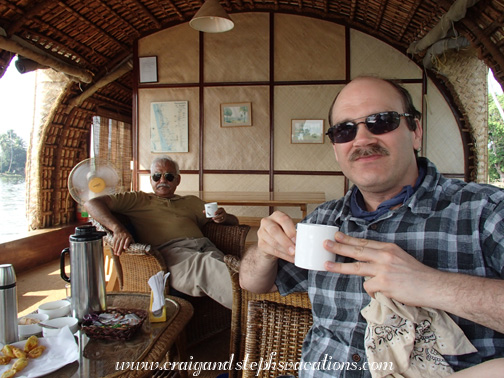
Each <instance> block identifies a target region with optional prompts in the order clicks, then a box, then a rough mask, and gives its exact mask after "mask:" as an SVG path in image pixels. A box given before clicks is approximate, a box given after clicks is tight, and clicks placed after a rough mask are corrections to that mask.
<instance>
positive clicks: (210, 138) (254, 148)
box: [203, 86, 270, 170]
mask: <svg viewBox="0 0 504 378" xmlns="http://www.w3.org/2000/svg"><path fill="white" fill-rule="evenodd" d="M204 96H205V123H204V140H203V148H204V162H203V165H204V167H205V169H228V170H236V169H239V170H267V169H269V156H270V155H269V149H270V131H269V130H270V128H269V89H268V87H263V86H258V87H255V86H254V87H247V86H236V87H235V86H233V87H210V88H206V89H205V95H204ZM237 102H250V103H251V107H252V126H235V127H221V119H220V105H221V104H223V103H237Z"/></svg>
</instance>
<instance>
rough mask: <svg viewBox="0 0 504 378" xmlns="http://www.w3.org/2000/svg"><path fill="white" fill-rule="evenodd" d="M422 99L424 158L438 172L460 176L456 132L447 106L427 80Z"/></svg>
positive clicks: (459, 144)
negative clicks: (423, 108) (423, 106)
mask: <svg viewBox="0 0 504 378" xmlns="http://www.w3.org/2000/svg"><path fill="white" fill-rule="evenodd" d="M425 98H426V100H425V105H426V109H425V110H424V114H425V118H426V122H427V126H426V128H425V130H424V132H425V134H426V135H425V138H424V140H425V141H426V143H425V151H424V154H426V156H427V157H428V158H429V159H430V160H432V161H433V162H434V164H436V166H437V167H438V169H439V170H440V171H441V172H443V173H455V174H463V173H464V149H463V147H462V139H461V137H460V130H459V128H458V125H457V122H456V120H455V117H454V116H453V113H452V112H451V110H450V108H449V107H448V104H447V103H446V101H445V100H444V98H443V96H442V95H441V93H440V92H439V90H438V89H437V88H436V86H435V85H434V84H433V83H432V82H431V81H430V80H429V81H428V85H427V95H426V97H425ZM462 178H463V177H462Z"/></svg>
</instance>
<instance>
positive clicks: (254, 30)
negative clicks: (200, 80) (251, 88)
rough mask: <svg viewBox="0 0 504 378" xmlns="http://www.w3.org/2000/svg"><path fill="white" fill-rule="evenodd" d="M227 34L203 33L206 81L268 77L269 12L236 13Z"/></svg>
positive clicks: (243, 80)
mask: <svg viewBox="0 0 504 378" xmlns="http://www.w3.org/2000/svg"><path fill="white" fill-rule="evenodd" d="M232 18H233V21H234V23H235V26H234V28H233V30H231V31H230V32H228V33H215V34H212V33H207V34H204V41H205V42H204V43H205V44H204V46H205V48H204V64H205V70H204V76H205V78H204V81H205V82H250V81H267V80H269V46H270V44H269V14H268V13H248V14H233V16H232Z"/></svg>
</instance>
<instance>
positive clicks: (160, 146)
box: [150, 101, 189, 152]
mask: <svg viewBox="0 0 504 378" xmlns="http://www.w3.org/2000/svg"><path fill="white" fill-rule="evenodd" d="M150 135H151V152H189V121H188V102H187V101H167V102H151V119H150Z"/></svg>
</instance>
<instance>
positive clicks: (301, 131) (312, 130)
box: [291, 119, 324, 144]
mask: <svg viewBox="0 0 504 378" xmlns="http://www.w3.org/2000/svg"><path fill="white" fill-rule="evenodd" d="M291 143H293V144H302V143H311V144H313V143H324V120H323V119H293V120H292V125H291Z"/></svg>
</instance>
